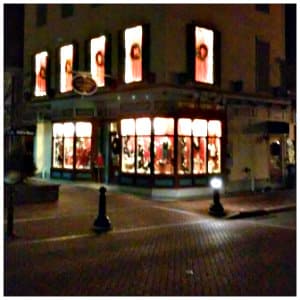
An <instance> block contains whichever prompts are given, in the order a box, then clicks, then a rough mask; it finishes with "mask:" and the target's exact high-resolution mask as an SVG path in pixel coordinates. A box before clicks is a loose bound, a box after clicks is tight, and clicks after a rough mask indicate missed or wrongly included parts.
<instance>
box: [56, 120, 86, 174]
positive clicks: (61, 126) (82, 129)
mask: <svg viewBox="0 0 300 300" xmlns="http://www.w3.org/2000/svg"><path fill="white" fill-rule="evenodd" d="M75 135H76V143H75V149H76V150H75V151H74V138H75ZM91 137H92V124H91V123H88V122H77V123H75V124H74V123H72V122H66V123H55V124H53V161H52V166H53V168H65V169H73V162H74V153H75V152H76V164H75V165H76V169H90V167H91V166H90V165H91Z"/></svg>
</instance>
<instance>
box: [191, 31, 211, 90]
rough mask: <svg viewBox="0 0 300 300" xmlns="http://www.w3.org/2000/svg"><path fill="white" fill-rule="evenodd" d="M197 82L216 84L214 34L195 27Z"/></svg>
mask: <svg viewBox="0 0 300 300" xmlns="http://www.w3.org/2000/svg"><path fill="white" fill-rule="evenodd" d="M195 81H198V82H202V83H208V84H213V83H214V32H213V30H209V29H205V28H202V27H197V26H196V27H195Z"/></svg>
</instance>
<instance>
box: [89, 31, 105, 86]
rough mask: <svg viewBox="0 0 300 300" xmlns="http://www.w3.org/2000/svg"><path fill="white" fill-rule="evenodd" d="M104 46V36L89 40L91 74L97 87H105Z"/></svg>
mask: <svg viewBox="0 0 300 300" xmlns="http://www.w3.org/2000/svg"><path fill="white" fill-rule="evenodd" d="M105 44H106V37H105V36H104V35H102V36H100V37H97V38H94V39H91V44H90V47H91V74H92V78H93V79H94V80H95V81H96V83H97V86H98V87H103V86H104V85H105V54H106V51H105V50H106V47H105V46H106V45H105Z"/></svg>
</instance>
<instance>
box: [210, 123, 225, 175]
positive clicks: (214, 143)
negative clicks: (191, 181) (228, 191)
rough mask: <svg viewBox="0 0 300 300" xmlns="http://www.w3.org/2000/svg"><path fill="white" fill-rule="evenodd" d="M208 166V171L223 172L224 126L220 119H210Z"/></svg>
mask: <svg viewBox="0 0 300 300" xmlns="http://www.w3.org/2000/svg"><path fill="white" fill-rule="evenodd" d="M207 129H208V145H207V150H208V153H207V161H208V163H207V168H208V173H210V174H211V173H220V172H221V139H220V137H221V136H222V126H221V122H220V121H218V120H211V121H208V124H207Z"/></svg>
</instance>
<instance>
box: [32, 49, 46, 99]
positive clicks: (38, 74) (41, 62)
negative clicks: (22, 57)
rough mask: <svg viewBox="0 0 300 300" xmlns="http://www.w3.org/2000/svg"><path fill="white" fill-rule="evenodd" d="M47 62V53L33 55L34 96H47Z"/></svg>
mask: <svg viewBox="0 0 300 300" xmlns="http://www.w3.org/2000/svg"><path fill="white" fill-rule="evenodd" d="M47 60H48V53H47V52H46V51H43V52H41V53H38V54H36V55H35V90H34V95H35V96H37V97H38V96H46V95H47V76H46V74H47Z"/></svg>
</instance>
